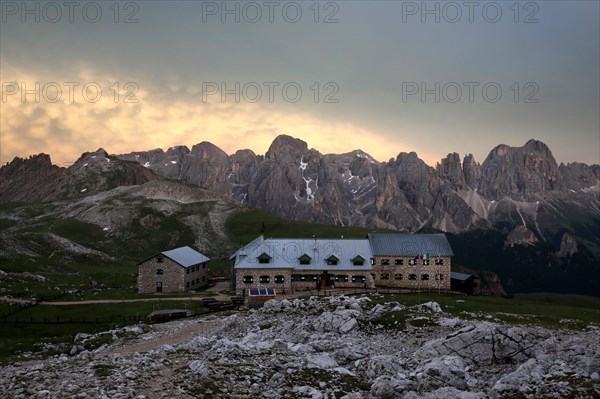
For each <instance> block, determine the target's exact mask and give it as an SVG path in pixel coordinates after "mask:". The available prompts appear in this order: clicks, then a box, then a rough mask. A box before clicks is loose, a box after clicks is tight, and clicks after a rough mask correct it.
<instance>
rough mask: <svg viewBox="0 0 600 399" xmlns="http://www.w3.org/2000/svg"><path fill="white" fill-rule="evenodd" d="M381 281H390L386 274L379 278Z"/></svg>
mask: <svg viewBox="0 0 600 399" xmlns="http://www.w3.org/2000/svg"><path fill="white" fill-rule="evenodd" d="M379 278H380V279H381V280H389V279H390V275H389V274H387V273H383V274H382V275H381V276H380V277H379Z"/></svg>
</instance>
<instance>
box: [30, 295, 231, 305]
mask: <svg viewBox="0 0 600 399" xmlns="http://www.w3.org/2000/svg"><path fill="white" fill-rule="evenodd" d="M204 298H208V297H198V296H194V297H170V298H161V297H156V298H140V299H86V300H83V301H50V302H40V303H39V304H40V305H58V306H68V305H93V304H100V303H126V302H154V301H202V299H204ZM210 298H215V299H217V300H219V301H226V300H229V299H231V298H230V297H229V296H227V295H221V294H216V293H215V295H214V296H211V297H210Z"/></svg>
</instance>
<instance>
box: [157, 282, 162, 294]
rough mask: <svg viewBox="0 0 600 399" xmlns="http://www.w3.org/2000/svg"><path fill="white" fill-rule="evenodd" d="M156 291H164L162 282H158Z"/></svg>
mask: <svg viewBox="0 0 600 399" xmlns="http://www.w3.org/2000/svg"><path fill="white" fill-rule="evenodd" d="M156 292H162V283H161V282H160V281H158V282H157V283H156Z"/></svg>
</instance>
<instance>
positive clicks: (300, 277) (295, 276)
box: [292, 274, 304, 281]
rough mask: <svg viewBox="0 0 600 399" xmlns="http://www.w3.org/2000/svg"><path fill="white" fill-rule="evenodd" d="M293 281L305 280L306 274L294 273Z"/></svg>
mask: <svg viewBox="0 0 600 399" xmlns="http://www.w3.org/2000/svg"><path fill="white" fill-rule="evenodd" d="M292 281H304V276H303V275H301V274H292Z"/></svg>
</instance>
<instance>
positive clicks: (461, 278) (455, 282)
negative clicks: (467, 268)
mask: <svg viewBox="0 0 600 399" xmlns="http://www.w3.org/2000/svg"><path fill="white" fill-rule="evenodd" d="M478 286H479V279H478V278H477V277H475V276H474V275H472V274H467V273H459V272H451V273H450V287H451V289H452V291H458V292H464V293H465V294H469V295H474V294H475V293H477V288H478Z"/></svg>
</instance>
